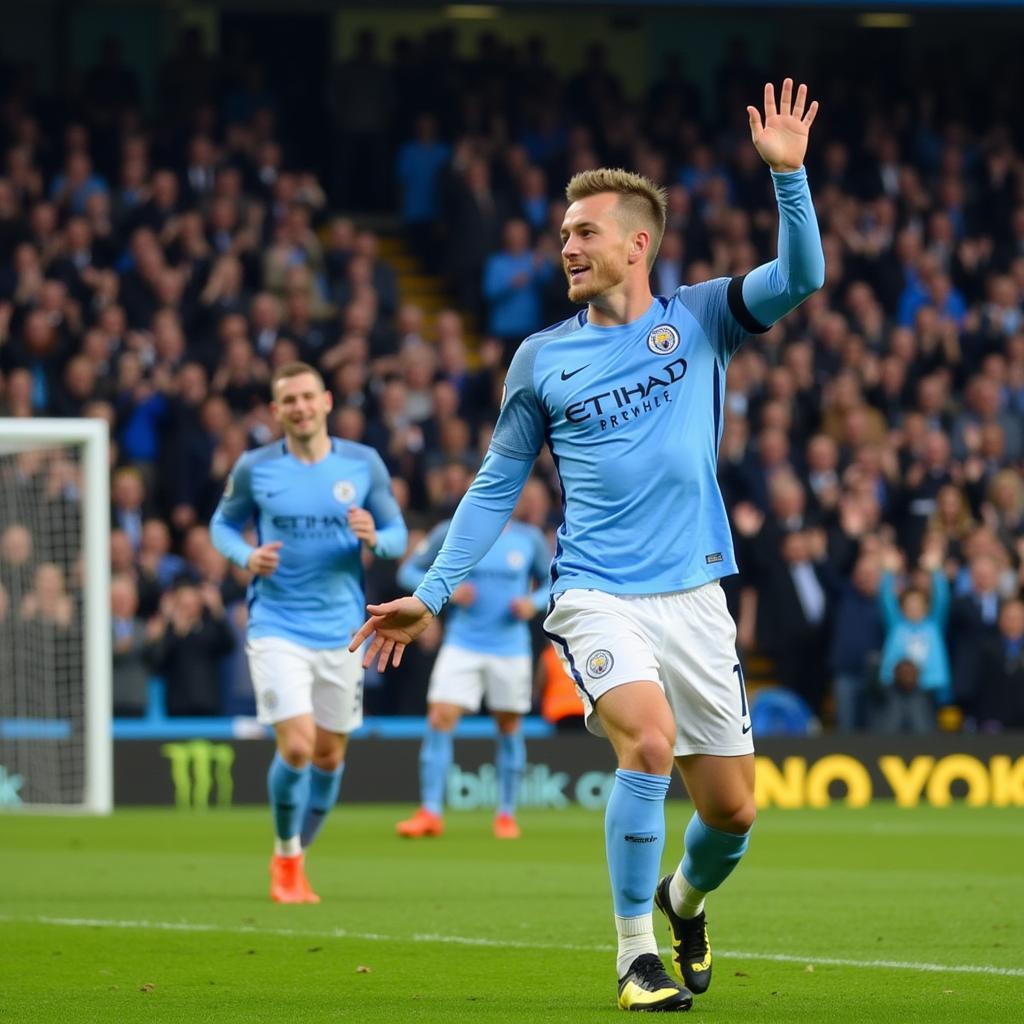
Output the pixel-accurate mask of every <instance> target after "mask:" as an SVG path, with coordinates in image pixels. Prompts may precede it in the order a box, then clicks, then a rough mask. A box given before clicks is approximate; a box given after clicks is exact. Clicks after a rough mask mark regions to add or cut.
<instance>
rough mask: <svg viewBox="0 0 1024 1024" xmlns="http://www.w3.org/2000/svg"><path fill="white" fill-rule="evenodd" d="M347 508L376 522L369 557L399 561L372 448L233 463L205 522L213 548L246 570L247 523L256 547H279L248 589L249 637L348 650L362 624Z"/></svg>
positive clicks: (273, 453) (280, 445)
mask: <svg viewBox="0 0 1024 1024" xmlns="http://www.w3.org/2000/svg"><path fill="white" fill-rule="evenodd" d="M350 508H365V509H366V510H367V511H368V512H370V514H371V515H372V516H373V520H374V523H375V524H376V527H377V544H376V546H375V547H374V549H373V553H374V554H375V555H377V556H378V557H380V558H398V557H399V556H400V555H402V554H403V552H404V551H405V545H406V541H407V532H406V528H405V523H404V521H403V520H402V514H401V511H400V510H399V508H398V503H397V502H396V501H395V499H394V496H393V495H392V493H391V480H390V478H389V477H388V471H387V469H385V467H384V463H383V462H382V461H381V458H380V456H379V455H378V454H377V453H376V452H375V451H374V450H373V449H372V448H368V447H367V446H366V445H362V444H356V443H354V442H352V441H341V440H339V439H338V438H333V437H332V438H331V450H330V452H329V453H328V455H326V456H325V457H324V458H323V459H321V460H320V461H319V462H316V463H312V464H309V463H305V462H300V461H299V460H298V459H296V458H295V457H294V456H293V455H292V454H291V453H290V452H289V451H288V447H287V445H286V443H285V442H284V441H275V442H273V443H272V444H268V445H266V446H264V447H263V448H257V449H256V450H255V451H251V452H246V453H245V454H244V455H243V456H242V457H241V458H240V459H239V460H238V462H236V463H235V466H234V468H233V469H232V471H231V475H230V476H229V477H228V481H227V485H226V486H225V488H224V496H223V497H222V498H221V500H220V504H219V505H218V506H217V511H216V512H215V513H214V515H213V520H212V521H211V523H210V536H211V539H212V540H213V543H214V545H215V546H216V548H217V550H218V551H220V552H221V553H222V554H224V555H225V556H227V557H228V558H230V559H231V561H232V562H234V563H235V564H236V565H241V566H245V565H246V564H247V562H248V560H249V556H250V555H251V554H252V551H253V548H252V546H251V545H250V544H249V543H248V542H247V541H246V540H245V538H244V537H243V536H242V530H243V529H244V528H245V526H246V524H247V523H248V522H249V521H250V520H253V519H255V521H256V530H257V535H258V537H259V543H260V544H268V543H270V542H271V541H281V542H282V547H281V549H280V559H281V561H280V564H279V565H278V567H277V569H276V570H275V571H274V572H273V573H272V574H271V575H270V576H257V577H255V578H254V579H253V581H252V583H251V584H250V587H249V636H250V637H267V636H274V637H284V638H285V639H287V640H292V641H294V642H295V643H298V644H301V645H302V646H304V647H315V648H326V647H341V646H343V645H346V644H348V642H349V641H350V640H351V638H352V634H353V633H354V632H355V630H356V629H358V627H359V626H360V625H362V622H363V620H364V619H365V617H366V616H365V597H364V595H363V564H362V560H361V548H362V542H361V541H360V540H359V539H358V538H357V537H356V535H355V534H354V533H353V532H352V530H351V529H350V528H349V525H348V511H349V509H350Z"/></svg>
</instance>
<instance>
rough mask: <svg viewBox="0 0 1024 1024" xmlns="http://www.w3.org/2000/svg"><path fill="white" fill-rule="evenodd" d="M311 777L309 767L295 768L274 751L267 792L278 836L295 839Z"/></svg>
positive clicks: (279, 837)
mask: <svg viewBox="0 0 1024 1024" xmlns="http://www.w3.org/2000/svg"><path fill="white" fill-rule="evenodd" d="M308 778H309V768H308V767H306V768H293V767H292V766H291V765H290V764H288V762H287V761H285V759H284V758H283V757H282V756H281V755H280V754H274V760H273V761H271V762H270V770H269V771H268V772H267V792H268V793H269V794H270V809H271V811H272V812H273V815H274V832H275V834H276V835H277V838H278V839H292V838H293V837H294V836H297V835H298V834H299V822H300V821H301V819H302V808H303V806H304V804H305V802H306V799H305V798H306V794H305V789H306V780H307V779H308Z"/></svg>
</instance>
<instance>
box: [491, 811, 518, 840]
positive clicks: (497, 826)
mask: <svg viewBox="0 0 1024 1024" xmlns="http://www.w3.org/2000/svg"><path fill="white" fill-rule="evenodd" d="M520 835H521V833H520V831H519V825H518V824H517V823H516V819H515V817H514V816H513V815H511V814H499V815H498V816H497V817H496V818H495V819H494V836H495V838H496V839H518V838H519V836H520Z"/></svg>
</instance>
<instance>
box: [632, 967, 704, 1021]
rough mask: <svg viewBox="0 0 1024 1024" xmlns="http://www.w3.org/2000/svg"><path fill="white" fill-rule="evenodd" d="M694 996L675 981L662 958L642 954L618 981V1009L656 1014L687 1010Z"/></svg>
mask: <svg viewBox="0 0 1024 1024" xmlns="http://www.w3.org/2000/svg"><path fill="white" fill-rule="evenodd" d="M692 1005H693V996H692V995H691V994H690V993H689V992H688V991H687V990H686V989H685V988H683V986H682V985H680V984H679V983H678V982H677V981H673V979H672V978H670V977H669V976H668V973H667V972H666V970H665V965H664V964H663V963H662V962H661V957H660V956H655V955H654V954H653V953H642V954H641V955H640V956H638V957H637V958H636V959H635V960H634V961H633V962H632V963H631V964H630V965H629V970H628V971H626V976H625V977H624V978H619V1006H620V1007H621V1008H622V1009H623V1010H639V1011H641V1012H648V1013H657V1012H671V1011H679V1012H682V1011H684V1010H688V1009H689V1008H690V1007H691V1006H692Z"/></svg>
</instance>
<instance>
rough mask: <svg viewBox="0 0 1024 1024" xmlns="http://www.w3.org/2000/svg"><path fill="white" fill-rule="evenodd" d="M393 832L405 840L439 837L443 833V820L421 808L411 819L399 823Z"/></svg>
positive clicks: (438, 815) (439, 816)
mask: <svg viewBox="0 0 1024 1024" xmlns="http://www.w3.org/2000/svg"><path fill="white" fill-rule="evenodd" d="M395 831H396V832H397V833H398V834H399V835H400V836H405V838H406V839H422V838H423V837H424V836H439V835H441V834H442V833H443V832H444V818H442V817H441V815H440V814H434V812H433V811H428V810H427V809H426V808H425V807H421V808H420V809H419V810H418V811H417V812H416V813H415V814H414V815H413V816H412V817H411V818H406V819H405V821H400V822H399V823H398V824H397V825H396V826H395Z"/></svg>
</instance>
